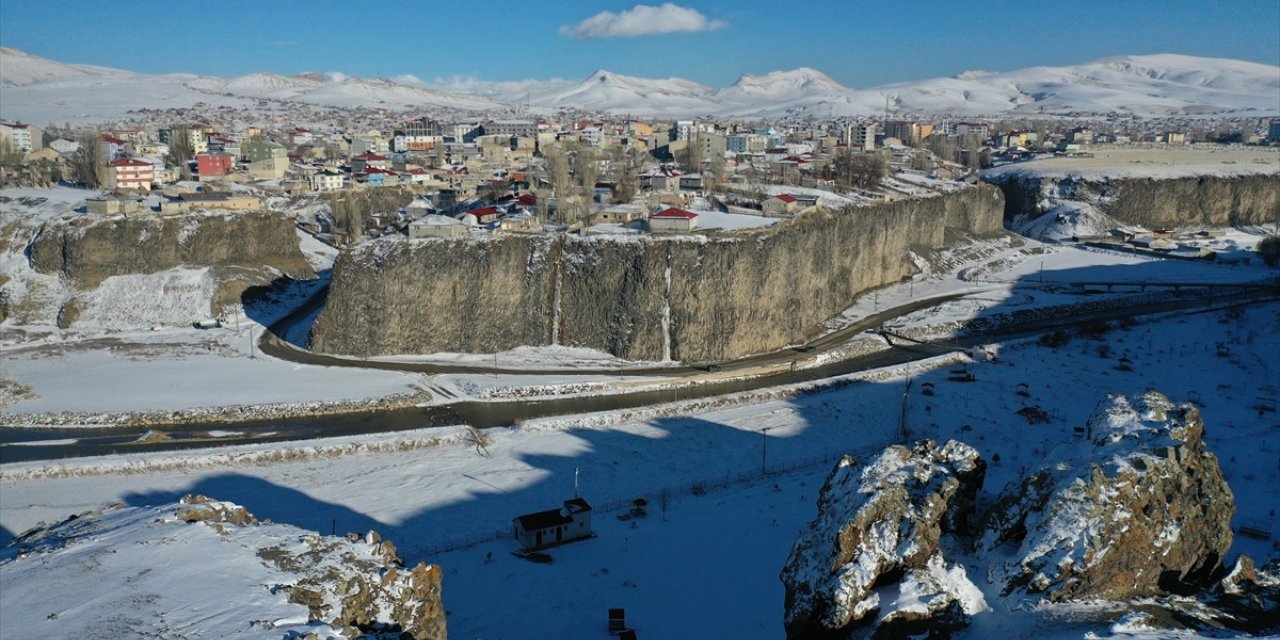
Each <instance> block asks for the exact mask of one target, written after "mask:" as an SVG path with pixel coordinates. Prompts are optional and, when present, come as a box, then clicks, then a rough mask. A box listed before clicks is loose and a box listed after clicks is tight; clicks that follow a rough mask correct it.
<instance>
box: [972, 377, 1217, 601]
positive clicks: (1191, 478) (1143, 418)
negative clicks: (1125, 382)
mask: <svg viewBox="0 0 1280 640" xmlns="http://www.w3.org/2000/svg"><path fill="white" fill-rule="evenodd" d="M1086 431H1087V433H1088V439H1087V441H1085V442H1082V443H1079V444H1076V445H1072V446H1069V447H1066V448H1064V449H1061V450H1059V451H1058V453H1057V454H1056V455H1054V456H1051V458H1050V461H1051V465H1050V466H1047V467H1045V468H1044V469H1042V470H1040V471H1037V472H1035V473H1033V474H1031V475H1030V476H1028V477H1027V478H1025V479H1024V480H1022V481H1021V482H1017V483H1014V484H1012V485H1011V486H1009V487H1008V488H1006V489H1005V491H1004V492H1003V494H1002V496H1001V497H1000V498H999V499H998V500H997V501H996V503H995V505H994V506H993V508H992V509H991V511H990V512H989V515H988V518H987V531H986V533H985V534H984V535H983V537H982V540H981V543H980V548H981V549H984V550H986V551H987V552H994V551H995V550H996V549H997V548H998V547H1001V546H1002V545H1013V546H1015V547H1016V548H1017V551H1016V553H1014V556H1013V560H1011V561H1010V562H1008V563H1006V565H1005V566H1004V567H1003V568H1002V573H1003V578H1002V580H1003V589H1004V591H1005V592H1010V591H1013V590H1018V589H1021V590H1025V591H1026V592H1028V593H1034V594H1043V595H1044V596H1045V597H1048V598H1049V599H1050V600H1053V601H1063V600H1076V599H1089V598H1098V599H1123V598H1128V597H1132V596H1139V595H1148V594H1159V593H1167V592H1176V591H1178V590H1180V589H1183V588H1189V589H1192V590H1194V589H1196V588H1198V587H1203V586H1204V585H1206V584H1207V583H1208V582H1209V580H1210V578H1211V577H1212V575H1213V573H1214V571H1215V570H1217V569H1218V568H1219V565H1220V563H1221V560H1222V558H1223V556H1224V554H1226V552H1227V549H1228V547H1230V546H1231V539H1232V533H1231V517H1232V515H1233V514H1234V512H1235V506H1234V501H1233V497H1232V494H1231V489H1230V487H1228V486H1227V483H1226V481H1225V480H1224V479H1223V477H1222V473H1221V471H1220V470H1219V468H1218V461H1217V459H1216V458H1215V457H1214V456H1213V454H1212V453H1209V452H1208V451H1207V450H1206V449H1205V446H1204V442H1203V440H1202V436H1203V434H1204V423H1203V422H1202V421H1201V419H1200V413H1199V411H1197V410H1196V408H1195V407H1194V406H1192V405H1189V404H1186V405H1175V404H1173V403H1172V402H1170V401H1169V400H1168V398H1166V397H1165V396H1163V395H1161V394H1159V393H1157V392H1154V391H1149V392H1147V393H1145V394H1143V395H1141V396H1138V397H1134V398H1126V397H1123V396H1111V397H1109V398H1108V399H1107V400H1106V401H1104V402H1103V403H1102V404H1101V405H1100V406H1099V408H1098V410H1097V411H1096V412H1095V413H1094V415H1093V416H1092V417H1091V418H1090V419H1089V422H1088V425H1087V427H1086Z"/></svg>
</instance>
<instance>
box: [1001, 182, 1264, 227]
mask: <svg viewBox="0 0 1280 640" xmlns="http://www.w3.org/2000/svg"><path fill="white" fill-rule="evenodd" d="M986 179H987V180H989V181H991V182H993V183H995V184H998V185H999V186H1000V188H1001V189H1002V190H1003V191H1004V194H1005V203H1006V204H1005V217H1006V218H1008V219H1010V220H1012V219H1013V218H1014V217H1016V216H1019V215H1025V216H1027V217H1030V218H1035V217H1037V216H1039V215H1040V214H1042V213H1044V212H1046V211H1048V210H1050V209H1052V208H1053V207H1054V206H1056V205H1057V204H1058V203H1061V202H1063V201H1072V202H1082V203H1085V204H1089V205H1092V206H1094V207H1096V208H1097V209H1098V210H1099V211H1100V212H1101V213H1104V214H1106V215H1108V216H1110V217H1111V218H1112V219H1114V220H1116V221H1117V222H1120V223H1123V224H1130V225H1139V226H1143V227H1146V228H1149V229H1157V228H1173V227H1181V226H1207V227H1230V226H1236V225H1253V224H1264V223H1275V222H1280V175H1276V174H1265V173H1263V174H1253V175H1236V176H1231V175H1200V176H1181V177H1168V178H1156V177H1112V178H1108V177H1103V176H1101V175H1086V176H1075V175H1065V176H1056V175H1039V174H1037V173H1035V172H1030V171H1027V172H1023V171H1008V172H1004V173H1000V174H997V175H989V176H988V177H987V178H986Z"/></svg>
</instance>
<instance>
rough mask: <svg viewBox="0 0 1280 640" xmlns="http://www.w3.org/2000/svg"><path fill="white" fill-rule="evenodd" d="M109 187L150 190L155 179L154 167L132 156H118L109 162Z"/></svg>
mask: <svg viewBox="0 0 1280 640" xmlns="http://www.w3.org/2000/svg"><path fill="white" fill-rule="evenodd" d="M109 178H110V182H111V184H109V185H107V187H108V188H110V189H139V190H142V191H150V190H151V183H152V182H155V181H156V167H155V165H153V164H151V163H150V162H143V161H141V160H135V159H133V158H120V159H119V160H113V161H112V162H111V174H110V176H109Z"/></svg>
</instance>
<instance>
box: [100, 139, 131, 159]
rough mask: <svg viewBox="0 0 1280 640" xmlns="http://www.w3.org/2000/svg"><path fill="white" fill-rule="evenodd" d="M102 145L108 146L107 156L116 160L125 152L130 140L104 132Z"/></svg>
mask: <svg viewBox="0 0 1280 640" xmlns="http://www.w3.org/2000/svg"><path fill="white" fill-rule="evenodd" d="M102 145H103V146H104V147H106V151H107V158H108V159H109V160H114V159H116V158H119V157H120V156H122V155H124V154H125V150H126V147H128V145H129V141H128V140H124V139H122V138H117V137H115V136H113V135H109V134H105V133H104V134H102Z"/></svg>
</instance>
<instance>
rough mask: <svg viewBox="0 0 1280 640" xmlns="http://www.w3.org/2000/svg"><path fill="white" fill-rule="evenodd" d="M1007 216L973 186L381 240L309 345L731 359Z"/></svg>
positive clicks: (351, 256) (342, 269)
mask: <svg viewBox="0 0 1280 640" xmlns="http://www.w3.org/2000/svg"><path fill="white" fill-rule="evenodd" d="M1003 206H1004V201H1003V198H1002V197H1001V195H1000V192H999V190H998V189H995V188H993V187H990V186H982V187H978V188H973V189H963V190H960V191H958V192H956V193H950V194H946V195H940V196H937V197H932V198H919V199H910V200H902V201H897V202H893V203H886V204H878V205H873V206H866V207H857V208H850V209H847V210H844V211H827V210H818V211H813V212H810V213H806V214H803V215H801V216H799V217H797V218H796V219H793V220H789V221H785V222H783V223H780V224H779V225H777V226H775V227H769V228H765V229H756V230H744V231H739V232H735V233H731V234H721V235H711V236H705V237H703V236H698V237H692V236H686V237H672V238H660V237H645V238H642V239H639V240H637V239H635V238H621V239H610V238H603V237H592V238H577V237H566V236H556V237H550V236H538V235H506V236H497V237H489V238H484V239H480V240H474V239H457V240H443V239H441V240H412V241H410V240H407V239H403V238H385V239H380V240H376V241H372V242H369V243H365V244H363V245H360V246H358V247H356V248H354V249H351V250H348V251H345V252H344V253H343V254H342V255H341V256H340V257H339V259H338V262H337V264H336V265H335V267H334V276H333V284H332V287H331V289H330V293H329V300H328V303H327V304H326V306H325V310H324V311H323V312H322V313H321V315H320V317H319V318H318V319H317V321H316V323H315V326H314V328H313V330H312V348H313V349H315V350H317V351H322V352H328V353H338V354H346V355H371V356H372V355H392V354H405V353H435V352H443V351H461V352H472V353H491V352H495V351H502V350H506V349H512V348H515V347H518V346H522V345H549V344H560V345H567V346H577V347H588V348H593V349H600V350H604V351H608V352H609V353H612V354H614V355H617V356H620V357H623V358H627V359H633V360H664V359H668V358H669V359H674V360H683V361H697V360H723V359H729V358H736V357H740V356H744V355H747V354H751V353H759V352H764V351H769V350H772V349H776V348H779V347H782V346H785V345H787V344H793V343H796V342H800V341H802V340H803V339H804V338H806V337H807V336H809V335H812V334H813V333H814V332H815V331H817V330H818V328H819V327H820V326H821V324H822V323H823V322H825V321H826V320H828V319H830V318H831V317H832V316H834V315H835V314H837V313H839V312H840V311H842V310H844V309H845V308H847V307H848V306H849V305H850V304H851V303H852V302H853V300H854V298H855V297H856V296H857V295H858V294H860V293H862V292H864V291H867V290H868V289H871V288H873V287H877V286H881V285H884V284H887V283H891V282H895V281H898V280H900V279H902V278H904V277H906V276H909V275H911V274H913V273H915V266H914V265H913V264H912V263H911V262H910V260H909V259H908V251H909V250H910V249H912V248H917V249H918V248H938V247H941V246H943V244H944V242H945V239H944V238H945V234H944V231H945V230H946V229H948V228H952V229H960V230H962V231H964V232H968V233H974V234H989V233H995V232H999V231H1000V230H1001V229H1002V220H1001V215H1002V211H1003Z"/></svg>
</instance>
